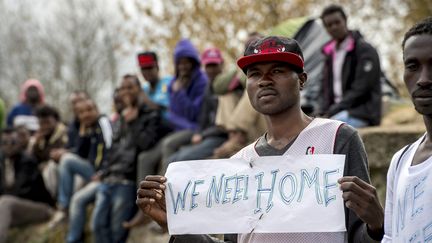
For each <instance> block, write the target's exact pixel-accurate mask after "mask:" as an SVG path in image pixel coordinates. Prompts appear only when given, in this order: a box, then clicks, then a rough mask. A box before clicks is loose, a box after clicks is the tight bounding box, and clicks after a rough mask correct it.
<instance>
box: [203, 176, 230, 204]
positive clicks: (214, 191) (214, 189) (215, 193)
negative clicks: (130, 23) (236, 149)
mask: <svg viewBox="0 0 432 243" xmlns="http://www.w3.org/2000/svg"><path fill="white" fill-rule="evenodd" d="M224 177H225V174H222V175H221V176H220V179H219V186H218V185H217V184H216V176H213V178H212V181H211V183H210V189H209V190H208V192H207V201H206V206H207V207H208V208H211V206H212V204H213V203H212V202H213V197H214V200H215V202H216V203H219V199H220V196H221V192H222V182H223V180H224Z"/></svg>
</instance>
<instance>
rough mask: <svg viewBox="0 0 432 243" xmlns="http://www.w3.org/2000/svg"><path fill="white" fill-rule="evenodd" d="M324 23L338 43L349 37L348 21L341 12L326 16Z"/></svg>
mask: <svg viewBox="0 0 432 243" xmlns="http://www.w3.org/2000/svg"><path fill="white" fill-rule="evenodd" d="M323 23H324V26H325V28H326V30H327V32H328V33H329V35H330V36H331V37H332V38H333V39H335V40H337V41H342V40H344V39H345V37H346V36H347V35H348V28H347V24H346V20H345V19H344V18H343V16H342V14H341V13H340V12H335V13H332V14H328V15H325V16H324V18H323Z"/></svg>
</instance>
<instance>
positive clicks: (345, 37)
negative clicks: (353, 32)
mask: <svg viewBox="0 0 432 243" xmlns="http://www.w3.org/2000/svg"><path fill="white" fill-rule="evenodd" d="M348 36H349V33H348V32H347V33H346V35H345V36H344V37H343V38H342V39H338V40H336V48H339V47H340V45H341V44H342V43H343V42H344V41H345V40H346V39H347V38H348Z"/></svg>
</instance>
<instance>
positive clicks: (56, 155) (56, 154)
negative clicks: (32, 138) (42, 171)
mask: <svg viewBox="0 0 432 243" xmlns="http://www.w3.org/2000/svg"><path fill="white" fill-rule="evenodd" d="M66 152H67V150H66V149H64V148H58V149H53V150H51V152H50V158H51V159H53V160H54V161H55V162H59V161H60V159H61V157H62V156H63V155H64V154H65V153H66Z"/></svg>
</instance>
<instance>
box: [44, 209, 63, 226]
mask: <svg viewBox="0 0 432 243" xmlns="http://www.w3.org/2000/svg"><path fill="white" fill-rule="evenodd" d="M66 222H67V214H66V212H65V211H62V210H57V211H56V212H55V213H54V215H53V217H52V218H51V220H50V221H49V223H48V228H49V229H54V228H56V227H57V226H59V225H60V224H64V223H66Z"/></svg>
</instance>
